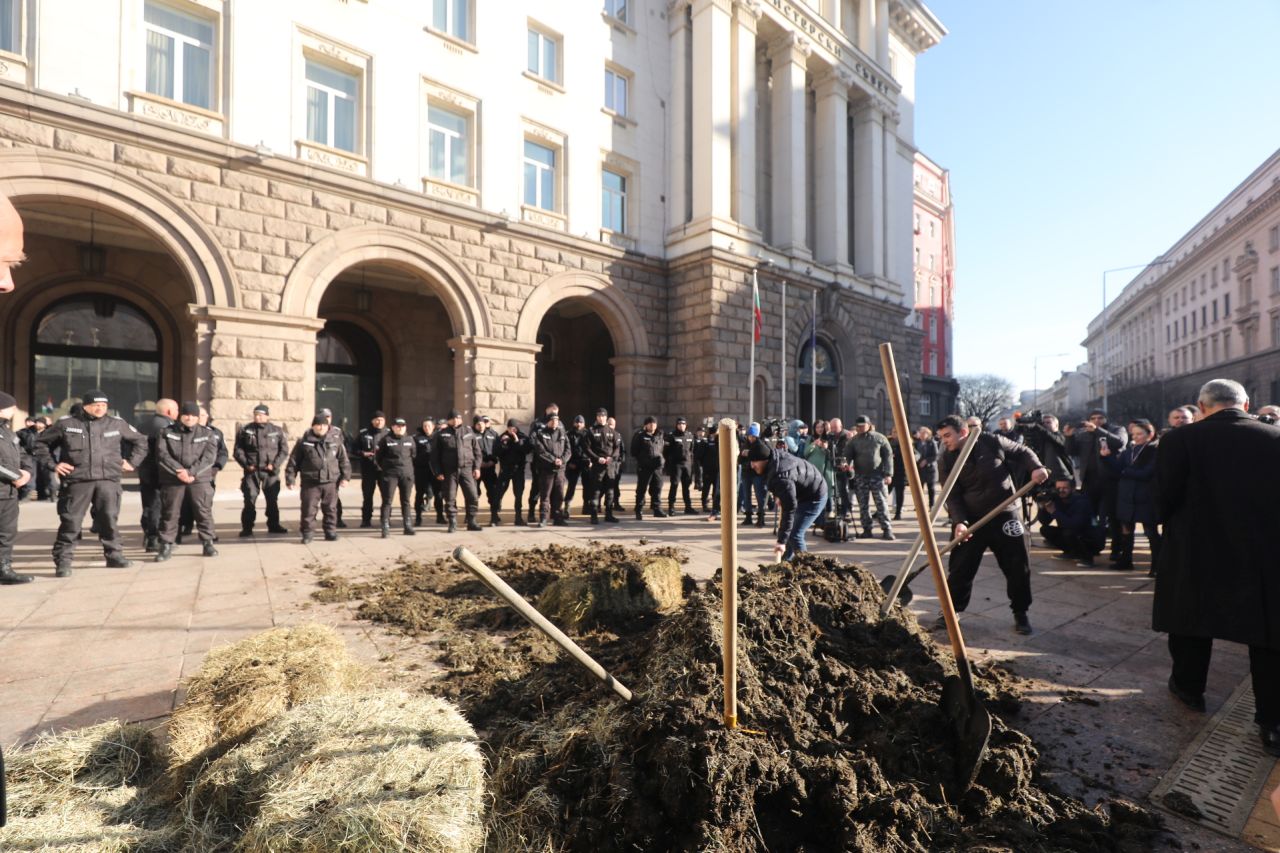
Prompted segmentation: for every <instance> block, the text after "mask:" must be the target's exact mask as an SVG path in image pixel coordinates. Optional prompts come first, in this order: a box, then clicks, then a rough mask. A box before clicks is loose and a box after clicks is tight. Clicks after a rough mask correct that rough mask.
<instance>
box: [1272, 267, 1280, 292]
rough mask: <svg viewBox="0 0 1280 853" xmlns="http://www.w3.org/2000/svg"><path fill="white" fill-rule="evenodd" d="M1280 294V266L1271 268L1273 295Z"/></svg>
mask: <svg viewBox="0 0 1280 853" xmlns="http://www.w3.org/2000/svg"><path fill="white" fill-rule="evenodd" d="M1276 294H1280V267H1272V268H1271V295H1272V296H1275V295H1276Z"/></svg>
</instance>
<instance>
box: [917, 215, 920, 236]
mask: <svg viewBox="0 0 1280 853" xmlns="http://www.w3.org/2000/svg"><path fill="white" fill-rule="evenodd" d="M916 233H917V234H919V233H920V214H919V213H917V214H916Z"/></svg>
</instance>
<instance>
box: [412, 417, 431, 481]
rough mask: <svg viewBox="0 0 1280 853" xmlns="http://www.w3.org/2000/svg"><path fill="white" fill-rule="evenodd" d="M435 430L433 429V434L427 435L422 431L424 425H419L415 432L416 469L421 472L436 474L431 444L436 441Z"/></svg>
mask: <svg viewBox="0 0 1280 853" xmlns="http://www.w3.org/2000/svg"><path fill="white" fill-rule="evenodd" d="M435 440H436V437H435V430H432V431H431V435H427V434H426V433H425V432H423V431H422V427H418V429H417V431H416V432H414V434H413V445H414V456H413V467H414V471H415V472H416V473H419V474H426V475H428V476H432V477H434V476H435V472H434V471H432V469H431V446H432V445H433V444H434V443H435Z"/></svg>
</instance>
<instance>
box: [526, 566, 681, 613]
mask: <svg viewBox="0 0 1280 853" xmlns="http://www.w3.org/2000/svg"><path fill="white" fill-rule="evenodd" d="M683 584H684V573H683V571H681V569H680V564H679V563H678V562H677V561H676V560H674V559H672V558H671V557H657V556H646V557H644V558H643V559H642V560H639V561H636V560H625V561H623V562H620V563H614V564H612V565H610V566H607V567H605V568H603V569H596V570H593V571H591V572H589V573H586V574H574V575H568V576H566V577H563V578H559V579H558V580H555V581H552V582H551V584H550V585H548V586H547V588H546V589H545V590H543V592H542V595H541V596H539V597H538V603H537V606H538V609H539V610H540V611H541V612H542V613H543V614H545V615H546V616H547V618H549V619H551V620H552V621H553V622H555V623H556V624H557V625H559V626H560V627H561V628H564V629H566V630H576V629H578V628H580V627H582V626H583V625H585V624H588V623H593V622H599V623H609V622H611V621H613V620H616V619H630V618H634V617H636V616H640V615H645V614H650V613H670V612H673V611H675V610H676V609H678V608H679V607H680V606H681V605H682V604H683V603H684V588H683Z"/></svg>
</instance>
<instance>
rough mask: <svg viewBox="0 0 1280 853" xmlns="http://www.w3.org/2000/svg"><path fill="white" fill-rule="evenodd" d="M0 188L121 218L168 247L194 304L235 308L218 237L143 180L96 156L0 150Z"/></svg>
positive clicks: (232, 282)
mask: <svg viewBox="0 0 1280 853" xmlns="http://www.w3.org/2000/svg"><path fill="white" fill-rule="evenodd" d="M0 175H3V177H0V192H3V193H4V194H5V195H7V196H9V198H10V200H11V201H14V202H20V201H24V200H25V201H37V200H41V199H49V200H55V201H59V202H68V201H72V202H74V201H78V202H81V203H83V204H84V205H86V206H89V207H95V208H98V209H100V210H105V211H108V212H110V213H113V214H115V215H117V216H119V217H121V218H123V219H126V220H128V221H130V222H132V223H134V224H135V225H137V226H138V227H139V228H140V229H142V230H143V231H145V232H147V234H149V235H150V236H151V237H153V238H154V239H155V240H156V241H157V242H159V243H160V244H161V245H162V246H164V248H165V249H166V250H167V251H168V253H169V255H170V257H172V258H173V260H174V262H175V263H177V264H178V266H179V267H180V268H181V269H182V271H183V272H184V273H185V274H186V276H187V280H188V282H189V284H190V286H191V289H192V294H191V295H192V299H191V301H192V302H193V303H194V304H195V305H198V306H218V307H223V308H234V307H236V306H237V304H238V299H237V295H236V287H235V276H234V274H233V273H232V271H231V265H230V263H229V262H228V260H227V257H226V255H225V254H224V253H223V251H222V248H221V247H220V246H219V245H218V243H217V241H216V240H214V239H213V237H212V235H211V234H210V233H209V232H208V230H207V229H206V227H205V225H204V224H203V223H202V222H201V221H200V220H199V219H198V218H197V217H196V216H195V215H194V214H193V213H192V212H191V211H189V210H187V208H186V207H184V206H183V205H181V204H180V203H179V202H177V201H175V200H174V199H172V198H170V197H169V196H167V195H166V194H164V193H163V192H161V191H160V190H159V189H158V188H157V187H155V186H154V185H152V184H149V183H147V181H146V180H145V179H143V178H140V177H138V176H137V175H135V174H132V173H130V172H129V171H127V170H125V169H121V168H114V167H112V166H109V165H103V164H101V163H100V162H98V161H96V160H90V159H88V158H86V157H80V156H77V155H74V154H65V153H61V152H54V151H27V150H15V151H10V152H4V153H0Z"/></svg>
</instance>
